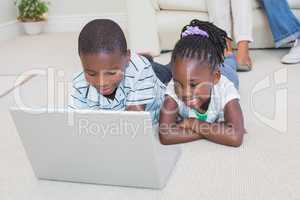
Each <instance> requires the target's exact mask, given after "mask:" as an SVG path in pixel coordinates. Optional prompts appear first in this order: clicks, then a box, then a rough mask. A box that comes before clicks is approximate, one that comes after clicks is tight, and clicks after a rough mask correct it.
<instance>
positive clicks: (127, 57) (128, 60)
mask: <svg viewBox="0 0 300 200" xmlns="http://www.w3.org/2000/svg"><path fill="white" fill-rule="evenodd" d="M130 57H131V51H130V49H128V50H127V53H126V61H127V63H129V62H130Z"/></svg>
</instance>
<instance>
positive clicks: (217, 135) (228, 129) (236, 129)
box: [180, 99, 246, 147]
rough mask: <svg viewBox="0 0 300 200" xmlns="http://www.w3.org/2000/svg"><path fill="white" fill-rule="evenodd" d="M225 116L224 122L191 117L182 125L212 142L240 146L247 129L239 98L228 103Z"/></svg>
mask: <svg viewBox="0 0 300 200" xmlns="http://www.w3.org/2000/svg"><path fill="white" fill-rule="evenodd" d="M224 118H225V122H224V123H207V122H203V121H199V120H197V119H194V118H189V119H186V120H185V121H184V122H182V123H181V124H180V126H181V127H182V128H187V129H191V130H193V131H194V132H196V133H197V134H199V135H202V136H203V137H204V138H205V139H207V140H210V141H212V142H215V143H219V144H223V145H228V146H234V147H239V146H240V145H241V144H242V142H243V136H244V133H245V132H246V131H245V128H244V119H243V114H242V110H241V107H240V104H239V102H238V100H237V99H233V100H231V101H230V102H228V103H227V104H226V106H225V108H224Z"/></svg>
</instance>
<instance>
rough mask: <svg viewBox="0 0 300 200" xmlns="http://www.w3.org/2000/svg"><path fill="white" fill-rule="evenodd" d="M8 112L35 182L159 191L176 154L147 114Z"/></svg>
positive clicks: (82, 111)
mask: <svg viewBox="0 0 300 200" xmlns="http://www.w3.org/2000/svg"><path fill="white" fill-rule="evenodd" d="M10 111H11V115H12V117H13V119H14V122H15V125H16V127H17V130H18V132H19V135H20V138H21V140H22V143H23V146H24V148H25V150H26V153H27V156H28V158H29V160H30V162H31V165H32V168H33V170H34V172H35V175H36V177H38V178H40V179H49V180H58V181H70V182H80V183H94V184H105V185H119V186H132V187H145V188H153V189H161V188H163V187H164V186H165V184H166V183H167V180H168V177H169V176H170V175H171V172H172V169H173V168H174V166H175V164H176V161H177V159H178V158H179V155H180V147H179V146H178V145H171V146H164V145H161V144H160V142H159V140H158V136H157V128H156V127H153V126H152V122H151V118H150V114H149V113H148V112H125V111H122V112H118V111H117V112H116V111H91V110H81V111H76V112H73V111H67V110H59V111H53V112H49V111H46V110H44V109H19V108H12V109H11V110H10Z"/></svg>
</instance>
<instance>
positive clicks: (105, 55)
mask: <svg viewBox="0 0 300 200" xmlns="http://www.w3.org/2000/svg"><path fill="white" fill-rule="evenodd" d="M78 51H79V56H80V59H81V63H82V66H83V72H81V73H79V74H78V75H77V76H76V77H75V78H74V79H73V89H74V91H73V93H72V95H71V97H70V98H71V103H70V104H69V108H71V109H104V110H128V111H149V112H150V113H151V115H152V119H153V122H154V123H155V122H156V121H158V115H159V110H160V107H161V105H162V103H163V99H164V93H165V89H166V86H165V85H164V84H163V83H162V82H161V81H160V80H159V79H158V78H157V76H156V74H155V73H154V71H153V69H152V66H151V64H150V63H149V61H148V60H147V59H145V58H144V57H142V56H139V55H137V54H134V53H131V52H130V51H129V50H128V49H127V44H126V39H125V36H124V33H123V32H122V30H121V28H120V27H119V25H118V24H116V23H115V22H113V21H111V20H107V19H98V20H94V21H92V22H90V23H88V24H87V25H86V26H85V27H84V28H83V30H82V31H81V33H80V35H79V40H78ZM158 71H159V70H158ZM162 81H163V80H162Z"/></svg>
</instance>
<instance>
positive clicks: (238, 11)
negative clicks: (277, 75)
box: [231, 0, 253, 71]
mask: <svg viewBox="0 0 300 200" xmlns="http://www.w3.org/2000/svg"><path fill="white" fill-rule="evenodd" d="M231 10H232V21H233V32H234V37H235V40H236V42H237V62H238V69H239V70H241V71H249V70H251V68H252V61H251V58H250V55H249V42H252V41H253V34H252V29H253V22H252V3H251V0H243V1H241V0H231Z"/></svg>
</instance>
